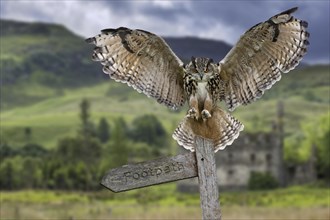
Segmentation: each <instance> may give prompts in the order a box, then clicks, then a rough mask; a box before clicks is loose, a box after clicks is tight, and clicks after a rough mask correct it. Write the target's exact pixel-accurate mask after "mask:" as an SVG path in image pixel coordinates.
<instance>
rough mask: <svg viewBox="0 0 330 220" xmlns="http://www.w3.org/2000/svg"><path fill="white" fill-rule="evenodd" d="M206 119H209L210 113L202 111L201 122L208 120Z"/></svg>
mask: <svg viewBox="0 0 330 220" xmlns="http://www.w3.org/2000/svg"><path fill="white" fill-rule="evenodd" d="M208 118H211V113H210V112H209V111H208V110H206V109H204V110H203V111H202V119H203V120H206V119H208Z"/></svg>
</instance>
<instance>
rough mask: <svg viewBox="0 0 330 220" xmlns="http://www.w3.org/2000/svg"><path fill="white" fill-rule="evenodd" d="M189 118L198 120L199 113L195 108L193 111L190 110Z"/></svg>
mask: <svg viewBox="0 0 330 220" xmlns="http://www.w3.org/2000/svg"><path fill="white" fill-rule="evenodd" d="M187 117H189V118H194V119H196V120H197V119H198V117H199V115H198V112H197V111H196V109H195V108H191V109H189V111H188V115H187Z"/></svg>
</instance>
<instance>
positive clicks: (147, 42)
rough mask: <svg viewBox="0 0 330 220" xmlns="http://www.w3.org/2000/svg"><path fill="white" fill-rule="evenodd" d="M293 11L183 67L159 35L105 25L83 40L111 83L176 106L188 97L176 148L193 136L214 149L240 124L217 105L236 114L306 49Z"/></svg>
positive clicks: (304, 25)
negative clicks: (217, 56)
mask: <svg viewBox="0 0 330 220" xmlns="http://www.w3.org/2000/svg"><path fill="white" fill-rule="evenodd" d="M296 10H297V8H292V9H289V10H287V11H284V12H282V13H279V14H277V15H275V16H273V17H271V18H270V19H268V20H267V21H265V22H262V23H259V24H257V25H255V26H253V27H251V28H250V29H249V30H248V31H247V32H245V34H243V35H242V36H241V38H240V39H239V41H238V42H237V43H236V45H235V46H234V47H233V48H232V49H231V50H230V51H229V53H228V54H227V55H226V56H225V58H224V59H223V60H221V61H220V62H214V61H213V60H212V59H210V58H204V57H198V58H195V57H192V59H191V61H190V62H189V63H188V64H187V65H185V64H184V63H183V62H182V61H181V60H180V59H179V58H178V57H177V56H176V55H175V54H174V52H173V51H172V50H171V48H170V47H169V46H168V45H167V44H166V42H165V41H164V40H163V39H162V38H161V37H159V36H157V35H155V34H153V33H150V32H147V31H144V30H138V29H137V30H131V29H128V28H124V27H120V28H118V29H105V30H102V31H101V34H99V35H97V36H95V37H91V38H88V39H86V41H87V42H88V43H91V44H95V45H96V47H95V49H94V53H93V55H92V59H93V60H94V61H99V62H101V64H102V65H103V71H104V72H105V73H106V74H109V76H110V78H112V79H114V80H115V81H118V82H122V83H126V84H127V85H128V86H131V87H133V88H134V89H135V90H137V91H138V92H142V93H144V94H146V95H147V96H148V97H152V98H155V99H156V100H157V101H158V102H159V103H163V104H165V105H166V106H168V107H171V108H173V109H177V108H179V107H181V106H182V105H183V104H184V103H185V102H186V101H188V104H189V110H188V112H187V115H186V117H185V118H184V119H183V120H182V121H181V123H180V124H179V125H178V127H177V128H176V129H175V131H174V133H173V138H174V139H175V140H176V141H177V142H178V144H179V145H181V146H183V147H185V148H186V149H189V150H191V151H194V140H195V137H196V136H201V137H203V138H206V139H210V140H212V141H213V143H214V147H215V151H218V150H219V149H224V148H225V147H226V146H227V145H230V144H231V143H232V142H233V141H234V140H235V139H236V138H237V137H238V135H239V132H240V131H242V130H243V127H244V126H243V125H242V124H241V123H240V122H239V121H238V120H237V119H235V118H234V117H232V116H231V115H230V114H228V113H227V112H225V111H224V110H222V109H221V108H220V107H218V106H217V102H218V101H224V102H225V104H226V106H227V107H228V109H229V110H230V111H233V110H234V109H235V108H236V107H237V106H239V105H241V104H242V105H247V104H249V103H251V102H253V101H255V100H256V99H258V98H260V97H261V96H262V95H263V93H264V91H265V90H267V89H269V88H270V87H271V86H272V85H273V84H274V83H275V82H277V81H279V80H280V78H281V73H287V72H289V71H290V70H292V69H293V68H295V67H296V66H297V65H298V63H299V61H300V60H301V59H302V57H303V55H304V54H305V53H306V48H307V45H308V44H309V42H308V37H309V33H308V32H307V31H306V28H307V22H305V21H301V20H298V19H296V18H294V17H293V16H292V15H291V14H292V13H293V12H295V11H296Z"/></svg>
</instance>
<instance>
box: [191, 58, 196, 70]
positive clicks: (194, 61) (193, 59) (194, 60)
mask: <svg viewBox="0 0 330 220" xmlns="http://www.w3.org/2000/svg"><path fill="white" fill-rule="evenodd" d="M191 62H192V64H193V65H194V67H195V68H196V58H195V57H194V56H192V57H191Z"/></svg>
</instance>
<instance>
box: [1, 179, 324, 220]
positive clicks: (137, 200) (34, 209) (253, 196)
mask: <svg viewBox="0 0 330 220" xmlns="http://www.w3.org/2000/svg"><path fill="white" fill-rule="evenodd" d="M175 188H176V185H175V184H174V183H170V184H164V185H160V186H153V187H152V188H144V189H138V190H134V191H130V192H124V193H119V194H114V193H112V192H110V191H106V190H100V191H98V192H65V191H42V190H41V191H40V190H39V191H35V190H23V191H13V192H10V191H2V192H1V200H0V201H1V207H0V218H1V219H3V220H5V219H8V220H9V219H54V220H55V219H201V209H200V207H199V194H197V193H195V194H184V193H180V192H177V191H176V190H175ZM329 193H330V189H329V188H314V187H309V186H295V187H289V188H283V189H276V190H268V191H242V192H222V193H221V192H220V204H221V210H222V215H223V219H224V220H226V219H242V220H243V219H244V220H246V219H264V220H267V219H272V220H274V219H292V220H293V219H294V220H296V219H304V220H307V219H310V220H312V219H322V220H326V219H329V218H330V197H329Z"/></svg>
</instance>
